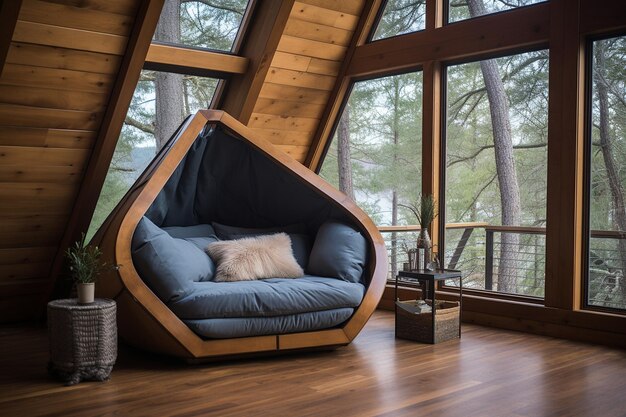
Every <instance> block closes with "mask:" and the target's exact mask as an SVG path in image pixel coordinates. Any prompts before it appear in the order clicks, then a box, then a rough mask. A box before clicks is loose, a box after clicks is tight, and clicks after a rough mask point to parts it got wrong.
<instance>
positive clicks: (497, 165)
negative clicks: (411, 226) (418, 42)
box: [445, 51, 548, 297]
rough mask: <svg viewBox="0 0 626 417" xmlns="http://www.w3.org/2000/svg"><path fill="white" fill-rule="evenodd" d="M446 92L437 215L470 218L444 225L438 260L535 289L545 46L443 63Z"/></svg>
mask: <svg viewBox="0 0 626 417" xmlns="http://www.w3.org/2000/svg"><path fill="white" fill-rule="evenodd" d="M447 95H448V96H447V128H446V145H447V146H446V148H447V149H446V195H445V208H446V222H447V223H470V224H472V225H473V226H467V227H465V226H464V227H461V228H457V229H452V228H449V229H448V230H447V232H446V248H445V250H446V261H447V265H448V267H454V268H457V269H461V270H462V271H463V272H464V274H465V276H466V280H464V284H467V286H468V287H471V288H477V289H487V290H493V291H499V292H505V293H514V294H524V295H530V296H537V297H543V292H544V269H545V268H544V266H545V225H546V220H545V219H546V181H547V178H546V176H547V140H548V139H547V127H548V121H547V114H548V52H547V51H537V52H530V53H525V54H520V55H514V56H508V57H504V58H497V59H489V60H484V61H481V62H473V63H468V64H462V65H455V66H451V67H448V69H447ZM517 226H524V227H525V228H524V229H522V230H520V229H516V227H517Z"/></svg>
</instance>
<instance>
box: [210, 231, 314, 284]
mask: <svg viewBox="0 0 626 417" xmlns="http://www.w3.org/2000/svg"><path fill="white" fill-rule="evenodd" d="M207 252H208V254H209V255H210V256H211V258H213V260H214V261H215V262H216V263H217V271H216V273H215V277H214V279H213V280H214V281H218V282H226V281H252V280H255V279H262V278H298V277H301V276H304V271H303V270H302V268H301V267H300V265H298V262H297V261H296V259H295V258H294V256H293V251H292V250H291V239H290V238H289V236H288V235H287V234H286V233H277V234H274V235H265V236H256V237H247V238H243V239H237V240H225V241H221V242H213V243H210V244H209V246H208V247H207Z"/></svg>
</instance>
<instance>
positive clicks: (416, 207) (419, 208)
mask: <svg viewBox="0 0 626 417" xmlns="http://www.w3.org/2000/svg"><path fill="white" fill-rule="evenodd" d="M400 205H401V206H402V207H405V208H407V209H409V210H410V211H411V212H412V213H413V215H414V216H415V218H416V219H417V222H418V223H419V225H420V233H419V236H418V237H417V242H416V246H417V248H418V250H419V249H423V250H424V258H423V259H424V267H425V269H428V268H429V267H430V262H431V249H432V243H431V240H430V235H429V234H428V228H429V227H430V224H431V223H432V222H433V220H435V218H436V217H437V201H435V198H434V197H433V196H432V195H426V196H422V197H421V198H419V199H418V200H417V201H416V202H414V203H411V204H409V205H404V204H400Z"/></svg>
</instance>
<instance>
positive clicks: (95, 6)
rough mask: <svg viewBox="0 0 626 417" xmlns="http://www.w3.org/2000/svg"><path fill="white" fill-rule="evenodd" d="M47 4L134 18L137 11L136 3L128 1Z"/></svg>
mask: <svg viewBox="0 0 626 417" xmlns="http://www.w3.org/2000/svg"><path fill="white" fill-rule="evenodd" d="M45 1H47V2H49V3H57V4H62V5H67V6H75V7H82V8H84V9H88V10H95V11H101V12H107V13H116V14H123V15H127V16H135V15H136V14H137V10H138V4H139V3H137V2H133V1H128V0H45Z"/></svg>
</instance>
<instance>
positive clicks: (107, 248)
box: [92, 110, 387, 362]
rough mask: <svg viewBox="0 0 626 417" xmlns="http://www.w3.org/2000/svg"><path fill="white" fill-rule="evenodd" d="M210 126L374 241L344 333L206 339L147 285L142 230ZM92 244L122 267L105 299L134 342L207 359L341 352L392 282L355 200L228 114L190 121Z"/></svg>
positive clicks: (105, 280) (102, 291)
mask: <svg viewBox="0 0 626 417" xmlns="http://www.w3.org/2000/svg"><path fill="white" fill-rule="evenodd" d="M207 124H215V125H219V126H221V127H222V128H223V129H224V130H226V131H227V132H228V133H230V134H231V135H233V136H234V137H236V138H239V139H241V140H242V141H246V142H247V143H248V144H249V145H250V146H253V147H254V148H256V149H257V150H258V151H260V152H262V153H263V154H264V155H265V156H266V157H267V158H269V159H270V160H271V161H273V162H274V163H276V164H280V165H282V166H283V168H285V169H286V171H285V172H286V174H290V175H293V176H295V177H296V178H297V179H299V180H301V181H302V183H303V184H305V185H306V186H308V187H311V188H312V189H314V190H315V191H316V192H317V193H319V194H320V195H321V196H322V197H324V198H326V199H328V200H330V201H331V202H332V203H333V204H335V205H336V206H337V207H338V208H340V209H342V210H344V211H345V213H346V214H347V215H348V217H349V218H350V219H352V221H353V222H354V223H355V224H357V225H359V226H360V228H361V229H362V231H364V232H365V233H364V235H365V237H366V239H367V241H368V243H369V253H370V256H369V261H368V264H369V265H368V267H367V268H366V270H365V276H366V281H367V282H368V283H369V284H368V286H367V290H366V293H365V296H364V298H363V301H362V302H361V304H360V305H359V307H357V308H356V309H355V312H354V314H353V315H352V317H351V318H350V319H349V320H348V321H347V322H345V323H344V324H343V325H342V327H340V328H332V329H328V330H319V331H311V332H301V333H290V334H277V335H269V336H254V337H243V338H234V339H209V340H205V339H203V338H201V337H199V336H198V335H196V334H195V333H194V332H193V331H191V330H190V329H189V327H187V325H185V323H183V322H182V321H181V320H180V319H179V318H178V317H177V316H176V315H174V313H173V312H172V311H170V310H169V308H168V307H167V306H166V305H165V304H164V303H163V302H162V301H161V300H160V299H159V298H158V297H157V296H156V295H155V294H154V293H153V292H152V291H151V290H150V289H149V288H148V287H147V286H146V284H145V283H144V282H143V281H142V279H141V278H140V276H139V274H138V273H137V271H136V269H135V267H134V265H133V260H132V257H131V240H132V237H133V233H134V231H135V227H136V226H137V223H138V222H139V221H140V219H141V218H142V216H143V215H144V213H145V212H146V211H147V210H148V208H149V207H150V205H151V204H152V202H153V201H154V200H155V198H156V197H157V195H158V194H159V192H160V191H161V189H162V188H163V186H164V185H165V183H166V182H167V180H168V179H169V178H170V176H171V175H172V173H173V172H174V170H175V169H176V167H177V166H178V164H179V163H180V161H181V160H182V159H183V157H184V156H185V155H186V153H187V151H188V150H189V148H190V147H191V145H192V144H193V143H194V141H195V140H196V138H197V136H198V134H199V133H200V132H201V131H202V129H203V128H204V127H205V126H206V125H207ZM92 243H95V244H98V245H99V246H100V248H101V249H102V251H103V254H104V258H105V260H106V261H109V262H114V263H117V264H119V265H121V268H120V269H119V270H118V271H112V272H109V273H108V274H106V275H105V276H104V277H102V279H101V281H100V282H99V283H98V285H97V294H98V295H99V296H101V297H108V298H113V299H115V300H116V301H117V304H118V328H119V334H120V336H121V338H122V339H123V340H124V341H126V342H127V343H129V344H131V345H133V346H136V347H139V348H141V349H146V350H149V351H153V352H157V353H162V354H167V355H172V356H176V357H180V358H184V359H186V360H188V361H191V362H193V361H203V360H211V359H217V358H224V357H233V356H242V355H244V356H248V355H251V354H276V353H282V352H288V351H294V350H299V349H311V348H334V347H338V346H343V345H347V344H349V343H350V342H351V341H352V340H353V339H354V338H355V337H356V336H357V334H358V333H359V332H360V331H361V329H362V328H363V326H364V325H365V323H366V322H367V320H368V319H369V318H370V316H371V315H372V313H373V312H374V310H375V309H376V306H377V305H378V302H379V301H380V298H381V297H382V294H383V291H384V288H385V284H386V279H387V251H386V249H385V244H384V241H383V238H382V236H381V235H380V233H379V231H378V229H377V228H376V226H375V225H374V223H373V222H372V221H371V219H370V218H369V217H368V216H367V214H365V213H364V212H363V211H362V210H361V209H360V208H359V207H358V206H357V205H356V204H355V203H354V202H353V201H352V200H351V199H349V198H348V197H347V196H346V195H344V194H343V193H341V192H339V191H338V190H336V189H335V188H334V187H333V186H331V185H330V184H328V183H327V182H326V181H324V180H323V179H322V178H320V177H319V176H317V175H316V174H315V173H313V172H312V171H310V170H309V169H307V168H306V167H304V166H303V165H302V164H300V163H299V162H297V161H296V160H294V159H293V158H291V157H290V156H289V155H287V154H286V153H284V152H282V151H280V150H279V149H277V148H276V147H274V146H273V145H272V144H271V143H269V142H267V141H266V140H264V139H263V138H261V137H260V136H259V135H258V134H256V133H255V132H253V131H252V130H250V129H248V128H247V127H246V126H244V125H242V124H241V123H239V122H238V121H237V120H235V119H234V118H233V117H232V116H230V115H228V114H227V113H225V112H222V111H215V110H202V111H199V112H198V113H196V114H195V116H193V117H190V118H189V119H187V121H185V123H183V125H182V126H181V128H180V129H179V131H178V132H177V133H176V134H175V135H174V136H173V137H172V139H171V140H170V142H169V143H168V145H166V147H165V148H164V149H163V150H162V151H160V152H159V154H158V155H157V156H156V157H155V159H154V160H153V162H152V163H151V164H150V166H149V167H148V168H147V169H146V171H144V173H143V174H142V176H141V177H140V178H139V179H138V180H137V182H136V183H135V185H134V186H133V187H132V188H131V190H130V191H129V192H128V193H127V194H126V195H125V197H124V198H123V199H122V201H121V202H120V203H119V204H118V206H117V207H116V208H115V210H114V211H113V212H112V213H111V215H110V216H109V217H108V218H107V220H106V221H105V223H104V224H103V226H102V227H101V228H100V230H99V231H98V233H96V236H95V237H94V239H93V240H92Z"/></svg>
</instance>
